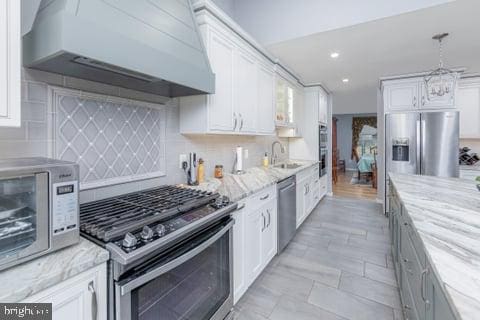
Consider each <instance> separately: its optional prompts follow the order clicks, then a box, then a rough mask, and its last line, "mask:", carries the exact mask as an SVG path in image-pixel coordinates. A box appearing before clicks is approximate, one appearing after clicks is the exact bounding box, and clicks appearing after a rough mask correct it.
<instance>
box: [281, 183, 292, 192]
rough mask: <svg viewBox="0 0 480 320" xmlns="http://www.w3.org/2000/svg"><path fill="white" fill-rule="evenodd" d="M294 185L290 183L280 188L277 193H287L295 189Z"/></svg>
mask: <svg viewBox="0 0 480 320" xmlns="http://www.w3.org/2000/svg"><path fill="white" fill-rule="evenodd" d="M295 185H296V183H295V182H292V183H290V184H289V185H288V186H286V187H282V188H280V189H279V191H280V192H285V191H287V190H288V189H291V188H292V187H295Z"/></svg>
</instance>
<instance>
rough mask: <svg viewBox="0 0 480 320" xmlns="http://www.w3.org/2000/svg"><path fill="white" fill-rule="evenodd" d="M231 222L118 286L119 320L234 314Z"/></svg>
mask: <svg viewBox="0 0 480 320" xmlns="http://www.w3.org/2000/svg"><path fill="white" fill-rule="evenodd" d="M233 223H234V221H233V220H232V219H229V220H228V221H226V222H222V223H220V224H218V225H216V226H215V227H213V228H210V229H209V230H207V231H205V232H202V233H201V234H200V235H198V236H196V237H195V238H193V239H191V240H189V241H187V242H186V243H183V244H182V245H180V246H177V247H176V248H174V249H172V250H170V252H167V253H165V254H163V255H162V256H160V257H157V258H155V259H154V261H150V262H148V263H145V264H144V265H142V266H141V267H138V268H135V269H134V270H133V271H132V272H131V274H127V277H126V278H125V279H121V280H120V281H118V282H117V283H116V284H115V314H116V320H157V319H162V320H176V319H185V320H186V319H188V320H208V319H215V320H217V319H224V318H225V316H226V315H227V314H228V313H229V312H230V310H231V309H232V308H233V294H232V282H233V280H232V276H233V274H232V233H231V228H232V226H233Z"/></svg>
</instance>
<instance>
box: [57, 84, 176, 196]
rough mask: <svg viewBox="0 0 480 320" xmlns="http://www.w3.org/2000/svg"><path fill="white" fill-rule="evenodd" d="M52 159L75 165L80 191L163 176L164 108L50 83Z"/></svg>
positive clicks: (163, 106) (158, 105)
mask: <svg viewBox="0 0 480 320" xmlns="http://www.w3.org/2000/svg"><path fill="white" fill-rule="evenodd" d="M49 95H51V96H52V99H51V100H50V101H51V106H50V108H51V111H52V113H51V117H52V123H51V125H50V128H49V130H51V132H52V138H53V140H54V141H53V147H54V148H53V150H52V157H54V158H56V159H61V160H67V161H73V162H76V163H78V164H79V166H80V186H81V189H83V190H85V189H91V188H95V187H99V186H106V185H111V184H114V183H122V182H128V181H133V180H141V179H146V178H153V177H159V176H164V175H165V133H166V130H165V128H166V123H165V121H166V110H165V109H166V106H165V105H160V104H152V103H144V102H139V101H134V100H127V99H124V98H118V97H110V96H105V95H99V94H91V93H85V92H82V91H79V90H72V89H64V88H58V87H51V93H50V94H49Z"/></svg>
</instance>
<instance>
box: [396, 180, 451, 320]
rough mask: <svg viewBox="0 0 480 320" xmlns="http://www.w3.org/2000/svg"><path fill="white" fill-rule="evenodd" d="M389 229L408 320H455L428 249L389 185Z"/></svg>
mask: <svg viewBox="0 0 480 320" xmlns="http://www.w3.org/2000/svg"><path fill="white" fill-rule="evenodd" d="M389 201H390V211H389V227H390V240H391V243H392V256H393V262H394V267H395V275H396V276H397V282H398V287H399V289H400V296H401V299H402V309H403V310H402V311H403V314H404V317H405V320H415V319H418V320H424V319H425V320H454V319H456V318H455V316H454V314H453V312H452V308H451V306H450V305H449V303H448V301H447V299H446V297H445V295H444V293H443V291H442V290H441V286H440V281H439V280H438V279H437V278H436V276H435V275H434V274H433V272H432V268H431V266H430V264H429V263H428V261H427V258H426V253H425V249H424V247H423V244H422V242H421V240H420V239H419V237H418V235H417V233H416V232H415V230H414V226H413V224H412V221H411V219H410V217H409V215H408V212H407V211H406V210H405V208H404V207H403V206H402V204H401V201H400V199H399V198H398V195H397V193H396V191H395V188H394V187H393V186H392V185H390V195H389Z"/></svg>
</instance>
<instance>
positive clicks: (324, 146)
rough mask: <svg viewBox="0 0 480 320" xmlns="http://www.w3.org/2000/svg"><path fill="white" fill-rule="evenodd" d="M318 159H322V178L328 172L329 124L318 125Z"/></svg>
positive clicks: (320, 171) (320, 172) (320, 174)
mask: <svg viewBox="0 0 480 320" xmlns="http://www.w3.org/2000/svg"><path fill="white" fill-rule="evenodd" d="M318 142H319V147H318V152H319V156H318V160H319V161H320V170H319V176H320V178H321V177H323V176H324V175H326V174H327V161H328V160H327V159H328V151H327V150H328V130H327V126H325V125H319V126H318Z"/></svg>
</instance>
